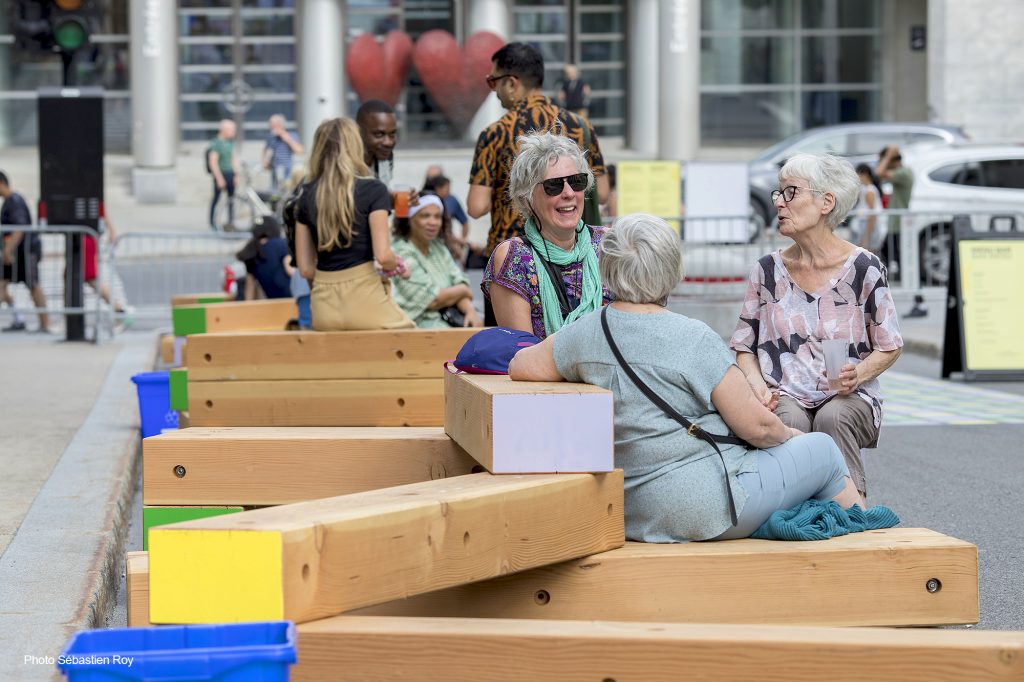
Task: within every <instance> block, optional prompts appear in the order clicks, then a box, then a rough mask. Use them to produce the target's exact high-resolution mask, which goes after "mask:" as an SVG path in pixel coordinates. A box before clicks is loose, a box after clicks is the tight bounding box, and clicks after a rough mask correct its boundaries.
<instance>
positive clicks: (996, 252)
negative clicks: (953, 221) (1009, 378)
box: [950, 239, 1024, 371]
mask: <svg viewBox="0 0 1024 682" xmlns="http://www.w3.org/2000/svg"><path fill="white" fill-rule="evenodd" d="M958 246H959V251H958V255H959V257H960V293H961V297H960V300H961V305H962V306H963V308H962V310H963V317H962V319H963V338H964V345H965V346H966V353H965V359H966V366H965V367H964V369H966V370H967V371H982V370H1024V344H1022V343H1021V340H1022V339H1024V310H1022V309H1021V304H1020V294H1021V292H1022V291H1024V241H1016V240H1013V241H1011V240H995V239H993V240H981V239H964V240H961V241H959V242H958ZM950 314H953V312H952V311H951V312H950Z"/></svg>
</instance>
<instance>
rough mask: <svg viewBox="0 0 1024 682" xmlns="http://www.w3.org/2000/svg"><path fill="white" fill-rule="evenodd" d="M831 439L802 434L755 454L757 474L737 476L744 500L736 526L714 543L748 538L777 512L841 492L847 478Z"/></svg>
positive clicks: (845, 469) (840, 454)
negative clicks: (741, 485) (743, 491)
mask: <svg viewBox="0 0 1024 682" xmlns="http://www.w3.org/2000/svg"><path fill="white" fill-rule="evenodd" d="M849 475H850V472H849V470H848V469H847V468H846V462H845V461H844V460H843V453H841V452H840V451H839V447H838V446H837V445H836V443H835V441H834V440H832V437H831V436H829V435H826V434H824V433H805V434H804V435H802V436H797V437H796V438H790V439H789V440H788V441H786V442H785V443H783V444H782V445H776V446H775V447H773V448H768V449H766V450H758V451H757V472H756V473H750V474H740V475H739V482H740V483H741V484H743V488H744V490H746V491H747V501H746V503H745V504H744V505H743V511H742V512H740V515H739V519H738V520H739V523H738V524H737V525H736V526H734V527H732V528H730V529H729V530H727V531H725V532H724V533H722V534H721V535H719V536H718V537H716V538H713V539H714V540H735V539H736V538H745V537H749V536H750V535H751V534H752V533H753V532H754V531H755V530H757V529H758V528H760V527H761V524H763V523H764V522H765V521H767V520H768V517H769V516H771V515H772V514H773V513H774V512H776V511H778V510H779V509H792V508H793V507H795V506H797V505H798V504H800V503H802V502H805V501H806V500H809V499H811V498H814V499H816V500H830V499H832V498H833V497H835V496H836V495H838V494H839V492H840V491H841V490H842V489H843V487H844V486H845V485H846V483H845V482H844V481H843V478H844V477H846V476H849Z"/></svg>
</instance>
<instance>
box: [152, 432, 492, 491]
mask: <svg viewBox="0 0 1024 682" xmlns="http://www.w3.org/2000/svg"><path fill="white" fill-rule="evenodd" d="M142 462H143V467H142V502H143V504H146V505H245V506H266V505H277V504H289V503H292V502H305V501H308V500H316V499H320V498H324V497H336V496H338V495H347V494H350V493H357V492H364V491H367V490H378V489H380V488H390V487H393V486H397V485H405V484H408V483H419V482H422V481H430V480H435V479H439V478H447V477H450V476H460V475H463V474H469V473H472V472H473V470H474V468H476V469H477V470H480V468H479V465H477V463H476V462H475V461H474V460H473V458H471V457H470V456H469V455H468V454H466V452H465V451H464V450H463V449H462V448H461V447H459V446H458V445H457V444H456V443H455V442H454V441H452V439H451V438H449V437H448V436H447V435H446V434H445V433H444V430H443V429H442V428H441V427H439V426H430V427H408V428H400V427H291V426H277V427H202V426H194V427H191V428H188V429H184V430H180V431H168V432H167V433H163V434H161V435H159V436H153V437H151V438H146V439H145V440H144V441H142Z"/></svg>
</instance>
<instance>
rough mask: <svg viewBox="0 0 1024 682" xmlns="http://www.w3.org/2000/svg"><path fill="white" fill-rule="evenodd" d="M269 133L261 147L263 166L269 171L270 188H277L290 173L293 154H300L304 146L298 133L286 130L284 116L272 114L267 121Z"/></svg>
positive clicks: (285, 180)
mask: <svg viewBox="0 0 1024 682" xmlns="http://www.w3.org/2000/svg"><path fill="white" fill-rule="evenodd" d="M268 126H269V128H270V134H269V135H268V136H267V143H266V146H265V147H264V148H263V167H264V168H266V169H267V170H269V171H270V187H271V189H275V190H276V189H279V188H280V187H281V186H282V185H283V184H284V183H286V182H287V181H288V178H289V177H291V174H292V164H293V163H294V159H293V157H294V155H295V154H302V153H303V152H304V151H305V148H304V147H303V146H302V144H301V143H300V142H299V134H298V133H296V132H294V131H289V130H286V129H285V127H284V116H282V115H281V114H274V115H273V116H271V117H270V121H269V122H268Z"/></svg>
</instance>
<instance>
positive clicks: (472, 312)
mask: <svg viewBox="0 0 1024 682" xmlns="http://www.w3.org/2000/svg"><path fill="white" fill-rule="evenodd" d="M444 226H445V215H444V203H443V201H442V200H441V198H440V197H439V196H437V195H436V194H421V195H420V197H419V202H418V203H417V204H415V205H413V206H410V207H409V217H408V218H398V219H396V220H395V237H396V239H395V242H394V244H393V248H394V250H395V253H396V254H397V255H399V256H401V257H402V258H404V259H405V262H406V263H407V264H408V265H409V266H410V268H409V269H410V271H411V275H410V276H409V278H408V279H403V280H397V279H396V280H395V282H394V284H395V287H394V296H395V301H396V302H397V303H398V305H399V306H400V307H401V308H402V310H404V311H405V313H406V314H407V315H408V316H409V317H410V318H412V320H413V322H415V323H416V326H417V327H419V328H421V329H431V328H438V327H448V326H463V327H482V326H483V321H482V320H481V319H480V315H479V314H478V313H477V311H476V309H475V308H474V307H473V291H472V290H471V289H470V288H469V278H468V277H466V273H465V272H463V271H462V268H460V267H459V266H458V264H457V263H456V262H455V259H454V258H452V255H451V253H450V252H449V251H448V248H447V247H446V246H445V243H444V236H443V233H444Z"/></svg>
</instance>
